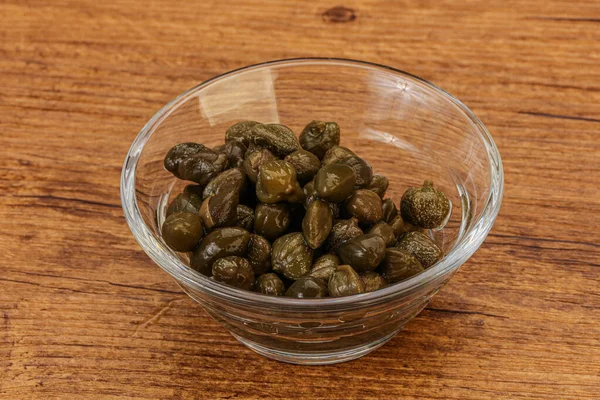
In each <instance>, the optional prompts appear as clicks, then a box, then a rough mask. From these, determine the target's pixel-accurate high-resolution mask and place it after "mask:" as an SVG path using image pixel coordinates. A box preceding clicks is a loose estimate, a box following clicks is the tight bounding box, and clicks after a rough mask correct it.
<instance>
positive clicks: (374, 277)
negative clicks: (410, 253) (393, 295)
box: [360, 271, 387, 292]
mask: <svg viewBox="0 0 600 400" xmlns="http://www.w3.org/2000/svg"><path fill="white" fill-rule="evenodd" d="M360 277H361V279H362V280H363V282H364V283H365V292H374V291H375V290H379V289H383V288H384V287H386V286H387V283H386V281H385V279H383V277H382V276H381V275H379V274H378V273H377V272H373V271H369V272H363V273H362V274H360Z"/></svg>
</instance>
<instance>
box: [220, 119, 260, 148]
mask: <svg viewBox="0 0 600 400" xmlns="http://www.w3.org/2000/svg"><path fill="white" fill-rule="evenodd" d="M254 125H258V122H256V121H242V122H238V123H237V124H235V125H233V126H231V127H230V128H229V129H227V132H226V133H225V141H226V142H230V141H235V142H240V143H242V144H244V145H246V146H248V143H249V141H248V136H249V135H250V132H251V131H252V127H253V126H254Z"/></svg>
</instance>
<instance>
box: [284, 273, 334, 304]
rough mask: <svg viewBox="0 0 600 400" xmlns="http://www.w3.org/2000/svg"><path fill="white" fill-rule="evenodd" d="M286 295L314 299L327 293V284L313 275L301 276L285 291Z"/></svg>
mask: <svg viewBox="0 0 600 400" xmlns="http://www.w3.org/2000/svg"><path fill="white" fill-rule="evenodd" d="M285 295H286V296H287V297H294V298H296V299H316V298H320V297H325V296H326V295H327V285H326V284H325V282H323V280H321V279H319V278H315V277H314V276H302V277H300V278H298V280H296V282H294V283H293V284H292V285H291V286H290V287H289V288H288V290H287V291H286V292H285Z"/></svg>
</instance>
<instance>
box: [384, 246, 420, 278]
mask: <svg viewBox="0 0 600 400" xmlns="http://www.w3.org/2000/svg"><path fill="white" fill-rule="evenodd" d="M380 271H381V275H382V276H383V277H384V278H385V279H386V280H387V281H388V282H390V283H396V282H400V281H403V280H405V279H408V278H410V277H411V276H413V275H416V274H418V273H419V272H421V271H423V266H422V265H421V263H420V262H419V260H417V259H416V258H415V257H414V256H413V255H412V254H410V253H409V252H407V251H404V250H402V249H399V248H395V247H392V248H389V249H386V250H385V257H384V258H383V261H382V262H381V266H380Z"/></svg>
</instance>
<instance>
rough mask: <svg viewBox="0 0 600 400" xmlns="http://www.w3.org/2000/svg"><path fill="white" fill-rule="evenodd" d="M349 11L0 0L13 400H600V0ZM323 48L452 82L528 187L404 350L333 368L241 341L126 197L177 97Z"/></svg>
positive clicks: (5, 300)
mask: <svg viewBox="0 0 600 400" xmlns="http://www.w3.org/2000/svg"><path fill="white" fill-rule="evenodd" d="M575 3H576V4H575ZM335 5H336V2H326V1H310V2H291V1H285V0H278V1H268V0H267V1H258V0H253V1H238V2H235V3H234V2H225V1H209V0H205V1H196V2H188V1H157V0H156V1H155V0H150V1H134V0H122V1H119V2H117V1H112V2H102V1H89V0H87V1H76V0H52V1H42V0H39V1H25V0H5V1H2V2H1V4H0V212H1V218H0V251H1V254H2V264H1V268H0V282H1V286H0V314H1V318H0V397H1V398H3V399H11V400H12V399H54V398H60V399H73V398H90V399H92V398H93V399H113V398H135V399H193V398H210V399H216V398H228V399H231V398H236V399H242V398H243V399H253V398H300V397H303V398H331V399H350V398H357V399H358V398H360V399H384V398H406V399H416V398H420V399H485V398H493V399H525V398H527V399H530V398H531V399H534V398H535V399H550V398H553V399H600V240H599V239H600V189H599V187H600V186H599V183H598V180H599V178H600V3H599V2H598V1H595V0H587V1H577V2H568V1H545V0H529V1H513V0H506V1H483V0H481V1H450V0H445V1H435V2H434V1H431V2H428V1H391V0H387V1H386V0H364V1H353V0H352V1H347V2H344V3H343V5H344V6H343V7H334V8H332V7H333V6H335ZM301 56H332V57H333V56H336V57H347V58H356V59H364V60H368V61H374V62H378V63H382V64H387V65H391V66H394V67H398V68H401V69H404V70H406V71H410V72H412V73H414V74H416V75H419V76H422V77H424V78H426V79H428V80H431V81H433V82H435V83H436V84H438V85H439V86H441V87H443V88H444V89H446V90H448V91H449V92H451V93H453V94H455V95H456V96H457V97H458V98H460V99H461V100H463V101H464V102H465V103H466V104H467V105H468V106H469V107H471V108H472V109H473V110H474V111H475V113H476V114H477V115H478V116H479V117H480V118H481V119H482V120H483V122H484V123H485V124H486V125H487V126H488V128H489V129H490V131H491V132H492V134H493V135H494V138H495V140H496V143H497V144H498V147H499V149H500V152H501V154H502V157H503V160H504V168H505V172H506V191H505V196H504V204H503V207H502V210H501V212H500V215H499V217H498V220H497V222H496V225H495V226H494V229H493V230H492V233H491V234H490V236H489V237H488V239H487V241H486V242H485V244H484V245H483V246H482V247H481V249H480V250H479V251H478V252H477V253H476V254H475V256H474V257H473V258H472V259H471V260H470V261H469V262H468V263H467V264H466V265H464V266H463V268H462V269H461V270H460V272H459V273H458V274H457V275H456V276H455V277H454V278H453V280H452V281H451V282H450V284H448V285H447V286H446V287H445V288H444V289H443V290H442V292H441V293H440V294H439V295H438V296H437V297H435V298H434V300H433V301H432V302H431V303H430V305H429V306H428V308H427V309H426V310H425V311H423V312H422V313H421V314H420V315H419V316H418V317H417V318H415V319H414V320H413V321H411V322H410V323H409V324H408V325H407V326H406V328H405V330H404V331H403V332H402V333H400V334H399V335H398V336H397V337H396V338H394V339H393V340H392V341H391V342H390V343H388V344H387V345H386V346H384V347H383V348H381V349H379V350H377V351H375V352H374V353H372V354H371V355H368V356H366V357H364V358H362V359H360V360H357V361H353V362H349V363H345V364H341V365H334V366H328V367H301V366H292V365H285V364H281V363H278V362H275V361H270V360H267V359H265V358H262V357H260V356H258V355H256V354H254V353H253V352H251V351H250V350H247V349H246V348H245V347H243V346H242V345H241V344H239V343H238V342H237V341H236V340H235V339H233V338H232V337H231V336H230V335H229V334H228V333H227V332H226V331H225V330H224V329H223V328H221V327H220V326H219V325H218V324H217V323H215V322H214V321H212V320H211V319H210V318H209V317H208V316H207V315H206V314H205V313H204V312H203V311H202V309H201V308H200V307H199V306H198V305H197V304H195V303H194V302H193V301H192V300H190V299H189V298H188V297H187V296H186V295H185V294H183V293H182V292H181V290H180V289H179V288H178V286H177V285H176V284H175V282H174V281H173V280H172V279H171V278H170V277H169V276H168V275H167V274H166V273H164V272H163V271H162V270H160V269H159V268H157V267H156V266H155V265H154V264H153V263H152V262H151V261H150V259H149V258H148V257H147V256H146V255H145V254H144V253H143V252H142V251H141V249H140V248H139V247H138V245H137V244H136V242H135V241H134V239H133V237H132V235H131V234H130V232H129V229H128V227H127V225H126V223H125V219H124V217H123V213H122V211H121V205H120V199H119V174H120V171H121V164H122V161H123V158H124V156H125V154H126V152H127V149H128V147H129V145H130V143H131V141H132V140H133V138H134V137H135V135H136V134H137V132H138V131H139V129H140V128H141V127H142V126H143V124H144V123H145V122H146V121H147V120H148V119H149V118H150V117H151V116H152V114H153V113H154V112H155V111H157V110H158V109H159V108H160V107H161V106H162V105H163V104H164V103H166V102H167V101H169V100H170V99H172V98H173V97H174V96H176V95H177V94H178V93H180V92H182V91H183V90H185V89H187V88H189V87H191V86H193V85H194V84H196V83H198V82H200V81H202V80H205V79H207V78H209V77H212V76H214V75H216V74H220V73H222V72H225V71H227V70H230V69H234V68H238V67H241V66H244V65H247V64H252V63H256V62H261V61H265V60H272V59H279V58H288V57H301Z"/></svg>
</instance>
